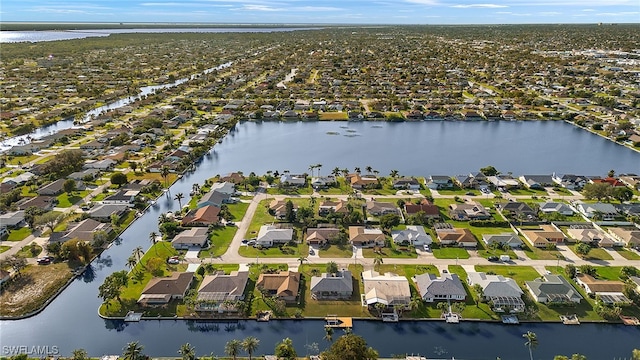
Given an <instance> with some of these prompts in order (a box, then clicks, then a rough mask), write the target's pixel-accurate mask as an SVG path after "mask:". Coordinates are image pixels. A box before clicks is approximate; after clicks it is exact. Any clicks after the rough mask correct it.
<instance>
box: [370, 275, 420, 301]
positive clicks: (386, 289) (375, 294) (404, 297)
mask: <svg viewBox="0 0 640 360" xmlns="http://www.w3.org/2000/svg"><path fill="white" fill-rule="evenodd" d="M362 282H363V286H364V291H363V293H364V295H363V304H362V305H363V306H367V307H369V308H373V307H375V304H377V303H381V304H383V305H386V306H387V307H393V306H395V305H401V306H408V305H409V303H410V302H411V288H410V286H409V280H407V278H406V277H404V276H400V275H397V274H394V273H390V272H388V273H385V274H380V273H378V272H377V271H374V270H367V271H364V272H363V273H362Z"/></svg>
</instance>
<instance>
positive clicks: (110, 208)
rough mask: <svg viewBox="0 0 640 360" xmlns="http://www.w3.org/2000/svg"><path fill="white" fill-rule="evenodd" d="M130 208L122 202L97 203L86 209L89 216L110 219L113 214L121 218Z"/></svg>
mask: <svg viewBox="0 0 640 360" xmlns="http://www.w3.org/2000/svg"><path fill="white" fill-rule="evenodd" d="M130 209H131V208H130V207H129V206H128V205H123V204H97V205H96V206H94V207H92V208H91V209H89V210H87V211H86V212H87V214H89V217H90V218H92V219H95V220H98V221H102V222H106V221H111V219H112V217H113V216H116V217H117V218H118V219H121V218H122V217H123V216H124V215H125V214H126V213H127V212H128V211H129V210H130Z"/></svg>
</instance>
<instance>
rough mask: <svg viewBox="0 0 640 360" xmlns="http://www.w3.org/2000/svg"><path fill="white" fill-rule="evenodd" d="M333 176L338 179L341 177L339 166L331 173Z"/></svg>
mask: <svg viewBox="0 0 640 360" xmlns="http://www.w3.org/2000/svg"><path fill="white" fill-rule="evenodd" d="M331 174H332V175H333V176H335V177H336V178H337V177H338V175H340V168H339V167H337V166H336V167H334V168H333V170H332V171H331Z"/></svg>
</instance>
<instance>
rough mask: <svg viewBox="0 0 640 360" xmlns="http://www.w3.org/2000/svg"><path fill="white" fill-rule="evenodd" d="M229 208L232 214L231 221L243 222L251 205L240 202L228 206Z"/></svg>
mask: <svg viewBox="0 0 640 360" xmlns="http://www.w3.org/2000/svg"><path fill="white" fill-rule="evenodd" d="M227 208H228V209H229V212H230V213H231V219H227V220H231V221H241V220H242V218H244V214H245V213H246V212H247V209H248V208H249V203H243V202H239V203H236V204H227Z"/></svg>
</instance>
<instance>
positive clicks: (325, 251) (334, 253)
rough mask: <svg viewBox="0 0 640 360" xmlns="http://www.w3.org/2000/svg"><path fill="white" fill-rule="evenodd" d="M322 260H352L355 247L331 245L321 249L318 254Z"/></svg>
mask: <svg viewBox="0 0 640 360" xmlns="http://www.w3.org/2000/svg"><path fill="white" fill-rule="evenodd" d="M318 254H319V256H320V257H321V258H350V257H351V256H353V247H352V246H351V245H349V244H346V245H329V246H328V247H326V248H322V249H320V252H319V253H318Z"/></svg>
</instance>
